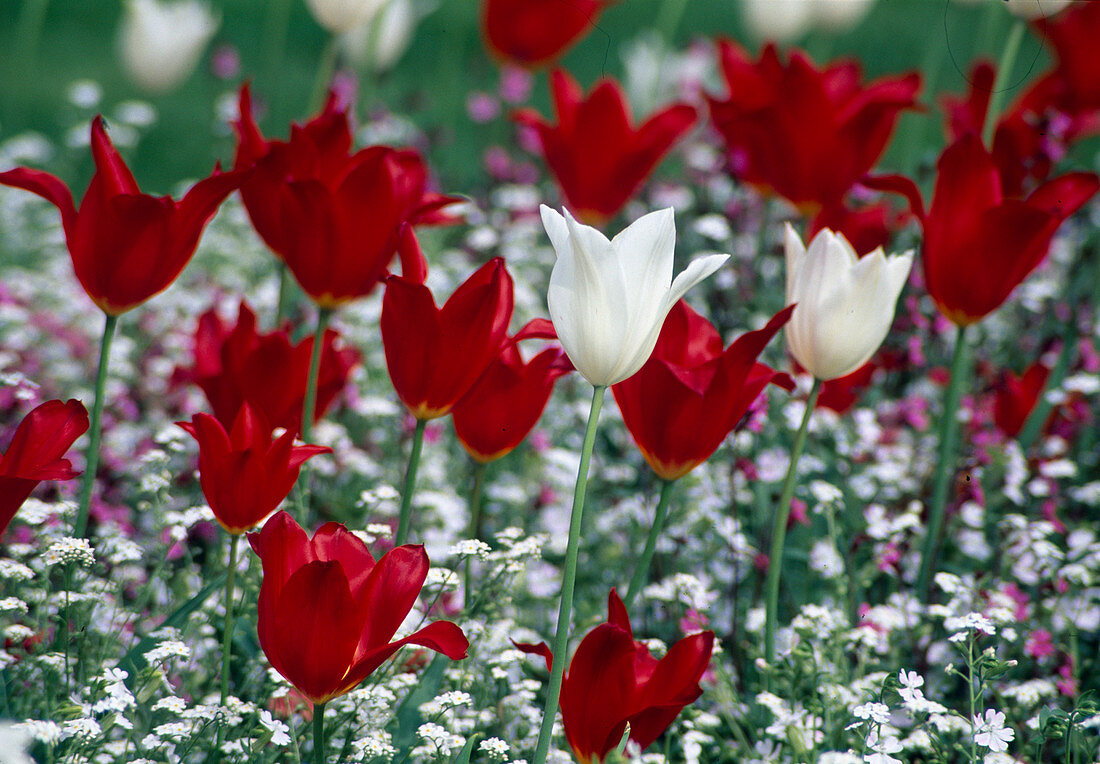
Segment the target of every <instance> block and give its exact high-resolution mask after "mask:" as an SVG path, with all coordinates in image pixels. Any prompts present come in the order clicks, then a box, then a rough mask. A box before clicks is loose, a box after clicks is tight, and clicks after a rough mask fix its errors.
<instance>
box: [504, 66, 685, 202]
mask: <svg viewBox="0 0 1100 764" xmlns="http://www.w3.org/2000/svg"><path fill="white" fill-rule="evenodd" d="M550 86H551V88H552V89H553V94H554V109H555V112H556V113H557V118H558V122H557V124H551V123H550V122H547V121H546V120H544V119H543V118H542V116H541V115H540V114H539V113H538V112H536V111H534V110H532V109H521V110H519V111H517V112H516V113H515V119H516V121H518V122H520V123H521V124H525V125H529V126H530V127H532V128H534V129H535V130H536V131H537V133H538V137H539V143H540V144H541V146H542V155H543V158H544V159H545V160H546V164H547V165H549V167H550V169H551V171H552V172H553V173H554V177H555V178H556V179H557V181H558V185H559V186H560V187H561V190H562V193H563V194H564V195H565V201H566V205H567V206H568V207H569V208H570V209H571V210H572V211H573V212H575V213H576V215H577V217H578V218H581V219H582V220H584V221H585V222H601V221H606V220H608V219H609V218H612V217H614V216H615V214H616V213H618V212H619V210H621V209H622V208H623V205H625V204H626V203H627V202H628V201H629V200H630V198H631V197H632V196H634V194H635V193H637V191H638V189H639V188H640V187H641V185H642V184H643V183H644V182H645V180H646V178H647V177H649V175H650V173H652V172H653V168H654V167H656V166H657V164H658V163H659V162H660V161H661V160H662V159H663V158H664V156H665V155H666V154H667V153H668V152H669V151H670V150H671V149H672V145H673V144H674V143H675V142H676V141H677V139H679V138H680V137H681V136H682V135H684V134H685V133H686V132H687V131H688V130H690V129H691V126H692V125H694V124H695V117H696V115H695V109H693V108H692V107H691V106H688V105H687V104H684V103H677V104H673V105H671V106H669V107H667V108H665V109H663V110H662V111H660V112H658V113H656V114H654V115H653V116H651V117H650V118H649V119H647V120H646V121H645V122H644V123H643V124H642V125H641V126H640V127H637V128H635V127H634V124H633V119H632V117H631V115H630V106H629V105H628V104H627V102H626V96H625V94H624V93H623V91H622V88H621V87H620V86H619V83H617V82H616V81H615V80H613V79H611V78H610V77H608V78H605V79H604V80H602V81H601V82H600V83H599V84H597V85H596V87H595V88H593V89H592V92H591V93H590V94H589V96H588V98H587V99H586V98H584V93H583V92H582V91H581V89H580V86H579V85H577V82H576V80H574V79H573V78H572V77H571V76H570V75H569V73H568V72H565V71H563V70H561V69H556V70H554V72H553V74H552V75H551V77H550Z"/></svg>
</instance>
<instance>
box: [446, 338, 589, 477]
mask: <svg viewBox="0 0 1100 764" xmlns="http://www.w3.org/2000/svg"><path fill="white" fill-rule="evenodd" d="M572 370H573V366H572V364H570V363H569V360H568V359H567V358H566V357H565V353H563V352H562V351H561V350H560V349H558V348H550V349H548V350H544V351H542V352H541V353H539V354H538V355H536V356H535V357H534V358H532V359H531V360H530V361H527V362H526V363H525V362H524V360H523V356H522V355H521V354H520V352H519V348H518V347H517V346H516V343H515V341H514V339H513V340H512V341H509V342H508V343H507V344H505V346H504V349H503V350H502V351H501V353H500V355H499V356H497V358H496V360H494V361H493V362H492V363H490V364H489V367H488V368H487V369H486V370H485V373H484V374H482V375H481V376H480V377H479V378H478V380H477V382H475V383H474V386H473V387H471V388H470V390H469V392H467V393H466V394H465V395H464V396H462V398H461V400H459V402H458V403H456V404H455V406H454V408H452V409H451V418H452V420H453V421H454V426H455V434H456V435H458V440H459V442H460V443H462V446H463V447H464V448H465V449H466V451H467V453H469V454H470V456H472V457H473V458H474V459H475V460H476V461H478V462H481V463H482V464H484V463H486V462H491V461H494V460H496V459H500V458H501V457H503V456H506V455H508V454H510V453H511V452H512V450H513V449H514V448H515V447H516V446H518V445H519V444H520V443H521V442H522V441H523V439H524V438H526V437H527V434H528V433H529V432H531V430H532V428H534V426H535V424H536V423H537V422H538V420H539V417H540V416H542V411H543V409H545V408H546V403H547V401H549V400H550V393H551V392H553V390H554V382H556V381H557V379H558V377H561V376H562V375H564V374H568V373H569V372H570V371H572Z"/></svg>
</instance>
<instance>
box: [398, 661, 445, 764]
mask: <svg viewBox="0 0 1100 764" xmlns="http://www.w3.org/2000/svg"><path fill="white" fill-rule="evenodd" d="M449 660H450V658H448V657H446V656H445V655H436V656H435V659H434V660H432V662H431V664H429V666H428V668H426V669H425V670H424V673H423V674H421V675H420V683H419V684H418V685H416V687H413V688H412V690H411V691H410V692H409V694H408V695H406V696H405V700H404V701H402V703H401V705H400V706H399V707H398V709H397V733H396V734H395V735H394V736H393V740H394V742H393V745H394V747H395V748H396V749H397V750H398V751H402V750H405V749H406V748H409V747H411V746H412V745H413V744H414V743H415V742H416V730H417V728H418V727H419V726H420V724H421V722H422V721H423V719H421V717H420V705H421V704H422V703H427V702H428V701H429V700H431V699H432V698H434V697H435V696H436V695H438V694H439V687H440V685H441V684H443V671H444V669H446V668H447V661H449ZM395 760H399V759H396V757H395Z"/></svg>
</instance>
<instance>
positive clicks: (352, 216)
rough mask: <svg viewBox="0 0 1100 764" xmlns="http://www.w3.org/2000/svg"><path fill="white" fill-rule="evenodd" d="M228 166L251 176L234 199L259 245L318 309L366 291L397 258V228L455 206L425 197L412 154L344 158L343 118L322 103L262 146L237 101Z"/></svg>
mask: <svg viewBox="0 0 1100 764" xmlns="http://www.w3.org/2000/svg"><path fill="white" fill-rule="evenodd" d="M235 127H236V130H237V135H238V139H239V142H238V145H237V156H236V160H235V165H234V166H235V167H252V168H253V170H252V173H251V174H250V175H249V177H248V179H247V181H246V182H245V183H244V184H243V185H242V186H241V198H242V199H243V200H244V204H245V208H246V209H247V210H248V215H249V217H250V218H251V220H252V225H253V226H255V228H256V231H257V233H259V234H260V236H261V237H262V238H263V240H264V242H265V243H266V244H267V245H268V246H269V247H270V248H271V249H272V250H273V251H274V252H275V253H276V255H278V256H279V257H280V258H282V259H283V261H284V262H285V263H286V265H287V267H288V268H289V269H290V271H291V273H293V274H294V278H295V279H297V281H298V284H299V285H300V286H301V287H302V289H303V291H305V293H306V294H307V295H309V297H310V298H311V299H312V300H313V301H314V302H315V303H316V304H317V305H318V306H319V307H321V308H335V307H337V306H339V305H341V304H343V303H345V302H348V301H349V300H353V299H355V298H357V297H363V296H365V295H368V294H370V293H371V292H372V291H374V287H375V285H377V284H378V282H379V280H380V279H381V278H382V277H383V276H384V275H385V273H386V268H387V266H388V265H389V264H390V261H391V260H393V257H394V255H395V254H396V253H397V244H398V233H399V230H400V227H401V225H402V224H403V223H406V222H408V223H412V224H417V223H425V224H434V223H443V222H450V221H451V219H450V218H448V217H447V216H445V215H443V214H442V213H441V209H442V208H443V207H446V206H447V205H450V204H454V203H455V202H457V201H459V200H458V199H457V198H456V197H449V196H441V195H439V194H434V193H430V192H428V191H427V190H426V186H427V178H428V168H427V166H426V165H425V164H424V160H423V159H422V158H421V157H420V155H419V154H418V153H416V152H415V151H413V150H412V149H403V150H397V149H392V148H389V147H386V146H370V147H368V148H365V149H362V150H360V151H358V152H356V153H354V154H351V153H349V152H350V151H351V130H350V128H349V126H348V115H347V112H346V111H344V110H342V109H340V108H339V107H338V105H337V102H336V98H335V96H331V95H330V96H329V99H328V102H327V103H326V104H325V108H324V111H322V112H321V114H319V115H318V116H316V117H314V118H313V119H312V120H310V121H309V122H308V123H306V124H305V125H304V126H294V127H293V128H292V129H291V133H290V140H289V141H285V142H283V141H268V140H266V139H265V138H264V137H263V135H262V134H261V133H260V129H259V127H257V126H256V123H255V121H254V120H253V117H252V99H251V95H250V93H249V90H248V86H247V85H246V86H245V87H243V88H242V89H241V94H240V119H239V120H238V121H237V122H236V123H235Z"/></svg>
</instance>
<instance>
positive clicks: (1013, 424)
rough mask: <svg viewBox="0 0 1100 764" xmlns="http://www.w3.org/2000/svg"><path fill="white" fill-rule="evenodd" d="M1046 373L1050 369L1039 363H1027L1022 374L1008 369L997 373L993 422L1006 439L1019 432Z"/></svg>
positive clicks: (1041, 387) (1037, 399)
mask: <svg viewBox="0 0 1100 764" xmlns="http://www.w3.org/2000/svg"><path fill="white" fill-rule="evenodd" d="M1049 376H1050V369H1048V368H1047V367H1046V366H1044V365H1043V364H1042V363H1034V364H1032V365H1031V366H1029V367H1028V369H1027V371H1025V372H1024V374H1023V376H1022V377H1017V376H1016V375H1015V374H1013V373H1012V372H1010V371H1006V372H1005V373H1004V374H1003V375H1002V376H1001V378H1000V380H999V381H998V384H997V390H996V393H995V396H994V399H993V421H994V423H996V425H997V429H998V430H1000V431H1001V432H1003V433H1004V434H1005V435H1006V436H1007V437H1009V438H1015V437H1016V436H1017V435H1019V434H1020V431H1021V430H1023V429H1024V424H1026V423H1027V419H1028V417H1029V416H1031V412H1032V411H1033V410H1034V409H1035V405H1036V404H1037V403H1038V402H1039V396H1040V395H1042V394H1043V390H1044V389H1045V388H1046V384H1047V377H1049Z"/></svg>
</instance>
